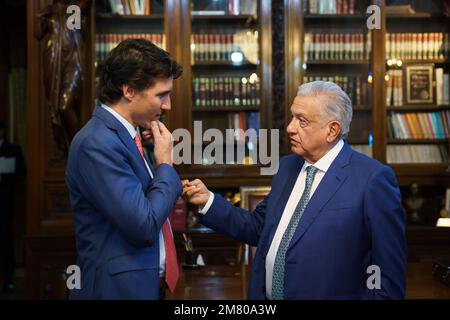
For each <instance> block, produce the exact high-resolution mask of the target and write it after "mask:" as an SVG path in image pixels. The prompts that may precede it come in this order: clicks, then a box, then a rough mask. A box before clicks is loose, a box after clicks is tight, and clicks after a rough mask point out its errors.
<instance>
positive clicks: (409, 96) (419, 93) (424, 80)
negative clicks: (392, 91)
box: [405, 64, 434, 105]
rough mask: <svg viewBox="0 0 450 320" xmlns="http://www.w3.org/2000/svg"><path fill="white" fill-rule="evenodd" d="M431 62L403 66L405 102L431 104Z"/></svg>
mask: <svg viewBox="0 0 450 320" xmlns="http://www.w3.org/2000/svg"><path fill="white" fill-rule="evenodd" d="M433 74H434V65H433V64H414V65H406V66H405V75H406V77H405V81H406V85H405V88H406V104H408V105H412V104H432V103H433V102H434V92H433V90H434V86H433Z"/></svg>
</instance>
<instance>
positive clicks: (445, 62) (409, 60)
mask: <svg viewBox="0 0 450 320" xmlns="http://www.w3.org/2000/svg"><path fill="white" fill-rule="evenodd" d="M397 60H401V61H402V63H418V64H422V63H436V64H448V63H450V60H448V59H397ZM386 65H387V61H386ZM389 68H393V69H394V68H398V67H397V66H389Z"/></svg>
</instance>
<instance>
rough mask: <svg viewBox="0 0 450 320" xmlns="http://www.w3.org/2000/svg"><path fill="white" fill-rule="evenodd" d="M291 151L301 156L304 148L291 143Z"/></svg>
mask: <svg viewBox="0 0 450 320" xmlns="http://www.w3.org/2000/svg"><path fill="white" fill-rule="evenodd" d="M291 151H292V153H295V154H297V155H299V156H303V154H304V153H305V150H304V149H303V148H302V147H300V146H299V145H294V144H291Z"/></svg>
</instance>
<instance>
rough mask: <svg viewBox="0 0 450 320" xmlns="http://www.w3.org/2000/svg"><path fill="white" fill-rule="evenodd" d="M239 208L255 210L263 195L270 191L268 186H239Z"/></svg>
mask: <svg viewBox="0 0 450 320" xmlns="http://www.w3.org/2000/svg"><path fill="white" fill-rule="evenodd" d="M240 191H241V208H242V209H245V210H247V211H253V210H255V208H256V206H257V205H258V203H260V202H261V201H262V200H263V199H264V197H265V196H267V195H268V194H269V192H270V187H241V189H240Z"/></svg>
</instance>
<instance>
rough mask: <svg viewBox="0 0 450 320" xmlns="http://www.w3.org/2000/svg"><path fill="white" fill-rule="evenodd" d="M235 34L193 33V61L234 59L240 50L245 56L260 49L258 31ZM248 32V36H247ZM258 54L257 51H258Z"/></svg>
mask: <svg viewBox="0 0 450 320" xmlns="http://www.w3.org/2000/svg"><path fill="white" fill-rule="evenodd" d="M244 33H245V35H244V36H243V32H240V33H235V34H211V33H210V34H193V35H192V36H191V57H192V59H193V61H192V62H194V63H195V62H199V61H232V59H233V57H232V54H233V53H234V52H240V53H242V54H243V58H246V55H253V52H255V51H256V52H257V51H258V37H257V32H253V31H250V30H248V31H246V32H244ZM247 34H248V36H246V35H247ZM256 54H257V53H256Z"/></svg>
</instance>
